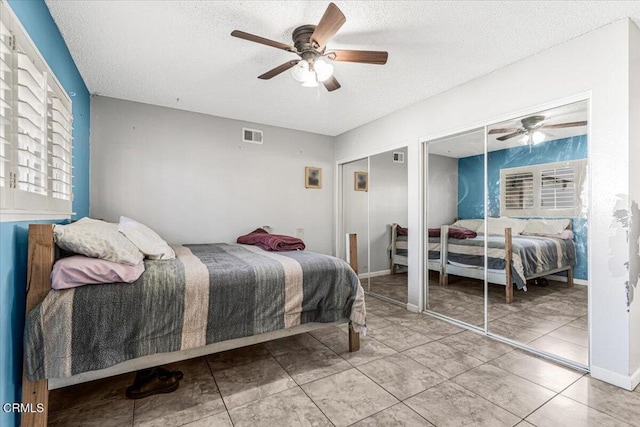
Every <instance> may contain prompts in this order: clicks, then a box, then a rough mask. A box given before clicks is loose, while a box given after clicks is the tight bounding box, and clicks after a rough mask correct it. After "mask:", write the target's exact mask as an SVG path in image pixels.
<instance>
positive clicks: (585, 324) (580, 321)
mask: <svg viewBox="0 0 640 427" xmlns="http://www.w3.org/2000/svg"><path fill="white" fill-rule="evenodd" d="M567 326H573V327H574V328H580V329H584V330H585V331H588V330H589V318H588V316H582V317H578V318H577V319H576V320H574V321H573V322H569V323H567Z"/></svg>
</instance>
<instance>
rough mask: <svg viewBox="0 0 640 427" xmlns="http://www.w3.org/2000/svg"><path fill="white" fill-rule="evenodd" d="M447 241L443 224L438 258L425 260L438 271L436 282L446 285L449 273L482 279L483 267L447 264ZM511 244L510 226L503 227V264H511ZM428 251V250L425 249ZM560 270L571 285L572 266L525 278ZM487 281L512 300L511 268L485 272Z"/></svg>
mask: <svg viewBox="0 0 640 427" xmlns="http://www.w3.org/2000/svg"><path fill="white" fill-rule="evenodd" d="M448 243H449V226H448V225H443V226H442V227H441V229H440V259H439V260H437V261H433V260H429V261H428V262H427V265H428V268H429V270H434V271H437V272H438V273H439V279H438V284H439V285H441V286H447V284H448V283H449V275H450V274H451V275H454V276H461V277H469V278H472V279H479V280H483V279H484V268H483V267H471V266H470V267H461V266H458V265H453V264H449V262H448V259H447V256H448V254H447V248H448ZM512 245H513V239H512V233H511V228H505V229H504V249H505V264H506V265H507V266H510V265H511V261H512V256H513V253H512V251H511V248H512ZM427 252H428V250H427ZM561 271H566V272H567V284H568V285H569V286H573V267H572V266H567V267H561V268H556V269H553V270H547V271H543V272H540V273H536V274H534V275H531V276H527V277H526V278H525V279H526V280H529V279H535V278H538V277H543V276H548V275H550V274H555V273H558V272H561ZM487 281H488V282H489V283H493V284H497V285H503V286H504V287H505V289H504V298H505V302H506V303H507V304H510V303H511V302H513V277H511V269H510V268H505V269H504V272H502V273H497V272H494V271H489V272H487Z"/></svg>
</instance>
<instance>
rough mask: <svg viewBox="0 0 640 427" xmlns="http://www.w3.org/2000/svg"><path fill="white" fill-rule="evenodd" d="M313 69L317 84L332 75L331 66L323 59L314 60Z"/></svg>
mask: <svg viewBox="0 0 640 427" xmlns="http://www.w3.org/2000/svg"><path fill="white" fill-rule="evenodd" d="M313 69H314V70H315V72H316V75H317V77H318V81H319V82H324V81H325V80H327V79H328V78H329V77H331V76H332V75H333V65H331V64H329V63H328V62H327V61H325V60H323V59H316V61H315V62H314V63H313Z"/></svg>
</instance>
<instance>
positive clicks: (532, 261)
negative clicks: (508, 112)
mask: <svg viewBox="0 0 640 427" xmlns="http://www.w3.org/2000/svg"><path fill="white" fill-rule="evenodd" d="M587 118H588V103H587V101H583V102H578V103H573V104H569V105H565V106H562V107H558V108H553V109H549V110H545V111H540V112H537V113H535V114H527V115H526V116H523V117H518V118H515V119H513V120H508V121H505V122H502V123H496V124H495V125H491V126H489V127H488V150H489V153H488V157H487V178H488V180H487V182H488V198H487V204H488V215H489V216H490V217H491V218H490V219H489V226H490V230H489V231H490V234H491V232H492V231H494V232H495V233H501V232H502V230H503V229H505V228H510V229H511V241H509V239H506V240H507V245H508V246H510V247H511V255H512V256H511V260H510V262H511V265H512V268H511V270H512V281H513V299H512V301H509V300H508V299H506V298H505V293H504V289H503V287H502V286H500V285H495V284H489V287H488V301H487V303H488V304H487V307H488V318H489V323H488V331H489V333H491V334H495V335H498V336H501V337H504V338H508V339H510V340H513V341H515V342H517V343H519V344H525V345H527V346H529V347H531V348H533V349H535V350H537V351H540V352H544V353H548V354H552V355H554V356H556V357H560V358H562V359H565V360H567V361H568V362H570V363H574V364H578V365H583V366H587V365H588V364H589V359H588V356H589V342H588V328H587V325H588V322H587V289H588V285H587V283H588V277H587V227H588V215H587V213H588V212H587V192H588V187H587V178H588V173H587V153H588V149H587V147H588V137H587ZM492 222H493V224H492ZM502 234H504V233H502ZM490 238H491V236H490ZM499 238H502V235H500V236H499ZM505 238H506V237H505ZM490 261H491V262H490V265H489V268H504V267H503V266H501V265H498V263H497V262H496V263H494V262H493V260H492V259H490Z"/></svg>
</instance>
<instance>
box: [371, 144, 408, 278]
mask: <svg viewBox="0 0 640 427" xmlns="http://www.w3.org/2000/svg"><path fill="white" fill-rule="evenodd" d="M394 152H401V153H404V154H405V156H404V157H405V163H394V162H393V153H394ZM407 161H408V160H407V149H406V148H400V149H396V150H391V151H387V152H385V153H380V154H376V155H375V156H371V157H370V159H369V169H370V171H371V172H370V175H369V234H370V237H369V241H370V247H369V252H370V254H371V272H372V273H373V272H377V271H383V270H389V267H390V260H389V251H388V250H387V248H388V247H389V243H391V224H393V223H394V222H395V223H398V224H400V225H401V226H403V227H407V217H408V215H409V213H408V212H407V200H408V199H407V198H408V191H407V190H408V188H407Z"/></svg>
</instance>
